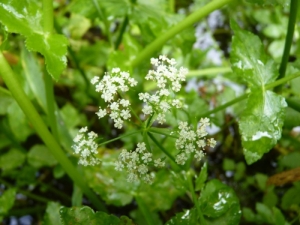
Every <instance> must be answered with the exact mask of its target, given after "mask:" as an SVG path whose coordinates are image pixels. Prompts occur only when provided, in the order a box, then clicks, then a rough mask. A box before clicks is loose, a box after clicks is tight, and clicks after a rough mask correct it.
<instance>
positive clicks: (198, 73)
mask: <svg viewBox="0 0 300 225" xmlns="http://www.w3.org/2000/svg"><path fill="white" fill-rule="evenodd" d="M231 72H232V70H231V68H230V67H213V68H206V69H200V70H191V71H189V73H188V74H187V75H186V78H190V77H204V76H206V77H208V76H209V77H210V76H216V75H218V74H220V73H221V74H224V73H231Z"/></svg>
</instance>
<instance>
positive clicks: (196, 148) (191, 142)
mask: <svg viewBox="0 0 300 225" xmlns="http://www.w3.org/2000/svg"><path fill="white" fill-rule="evenodd" d="M209 125H210V123H209V119H208V118H202V119H201V120H200V122H199V126H198V128H197V130H196V131H194V130H193V129H192V128H191V127H189V126H188V123H187V122H180V123H179V126H178V128H179V131H178V136H179V138H178V139H176V143H175V147H176V149H177V150H179V153H178V155H177V156H176V162H177V163H178V164H180V165H184V164H185V162H186V161H187V159H188V158H189V156H190V155H191V154H194V157H195V158H196V159H197V160H201V159H202V158H203V156H204V152H203V150H204V148H205V146H210V147H212V148H213V147H215V145H216V141H215V140H214V139H213V138H211V139H206V135H207V132H206V127H207V126H209Z"/></svg>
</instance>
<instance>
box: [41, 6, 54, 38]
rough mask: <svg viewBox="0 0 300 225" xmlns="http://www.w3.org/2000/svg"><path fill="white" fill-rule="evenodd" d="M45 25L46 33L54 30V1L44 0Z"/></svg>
mask: <svg viewBox="0 0 300 225" xmlns="http://www.w3.org/2000/svg"><path fill="white" fill-rule="evenodd" d="M43 27H44V32H45V33H52V30H53V1H52V0H43Z"/></svg>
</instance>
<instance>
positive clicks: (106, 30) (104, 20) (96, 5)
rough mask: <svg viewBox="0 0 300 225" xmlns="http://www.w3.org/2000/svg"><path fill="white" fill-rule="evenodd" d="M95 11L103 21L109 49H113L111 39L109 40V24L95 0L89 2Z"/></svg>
mask: <svg viewBox="0 0 300 225" xmlns="http://www.w3.org/2000/svg"><path fill="white" fill-rule="evenodd" d="M91 1H92V2H93V4H94V6H95V8H96V10H97V13H98V15H99V18H100V19H102V20H103V23H104V26H105V32H106V35H107V38H108V42H109V43H110V45H111V47H112V48H113V47H114V44H113V42H112V38H111V34H110V30H109V22H108V20H107V18H106V16H105V15H104V13H103V11H102V9H101V7H100V6H99V4H98V1H97V0H91Z"/></svg>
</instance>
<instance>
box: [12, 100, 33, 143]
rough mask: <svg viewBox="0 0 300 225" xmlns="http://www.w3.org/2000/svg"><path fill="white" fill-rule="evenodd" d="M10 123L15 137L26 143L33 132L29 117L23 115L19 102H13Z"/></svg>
mask: <svg viewBox="0 0 300 225" xmlns="http://www.w3.org/2000/svg"><path fill="white" fill-rule="evenodd" d="M7 114H8V123H9V126H10V129H11V130H12V132H13V134H14V135H15V137H16V138H17V139H18V140H20V141H25V140H26V139H27V137H28V136H29V135H30V134H31V133H32V132H33V130H32V129H31V128H30V127H29V124H28V120H27V117H26V116H25V114H24V113H23V111H22V109H21V108H20V106H19V105H18V104H17V102H15V101H13V102H12V103H11V104H10V105H9V107H8V109H7Z"/></svg>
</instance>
